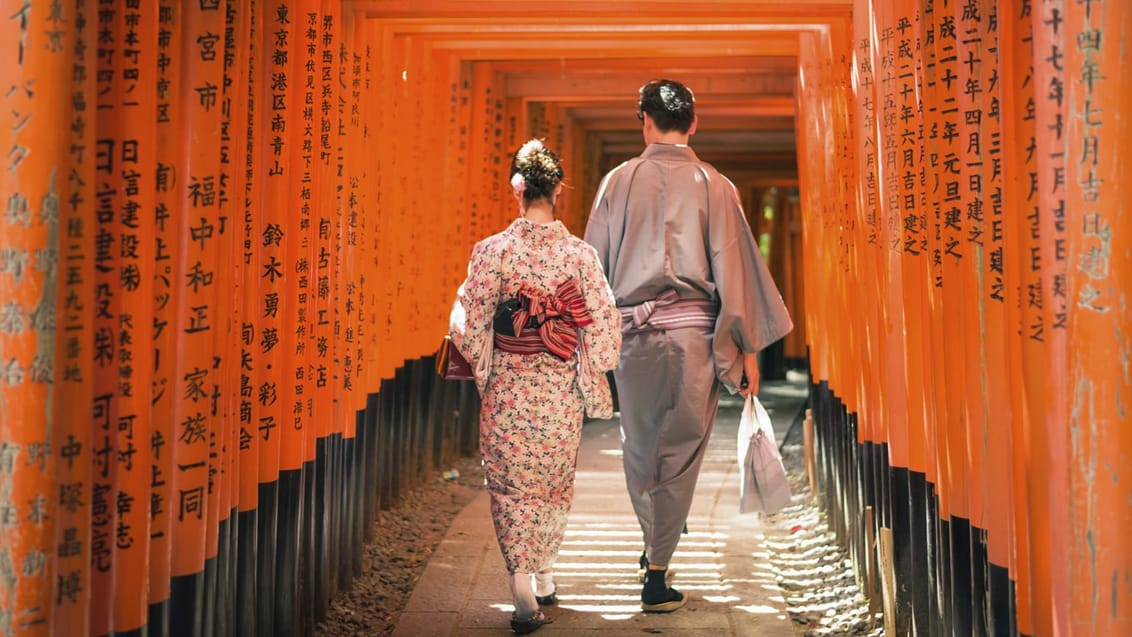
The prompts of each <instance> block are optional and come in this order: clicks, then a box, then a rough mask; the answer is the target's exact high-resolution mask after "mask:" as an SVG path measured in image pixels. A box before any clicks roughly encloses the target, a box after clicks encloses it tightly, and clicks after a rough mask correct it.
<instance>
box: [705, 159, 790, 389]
mask: <svg viewBox="0 0 1132 637" xmlns="http://www.w3.org/2000/svg"><path fill="white" fill-rule="evenodd" d="M715 181H716V182H717V183H718V184H719V186H718V187H716V188H713V189H712V191H711V198H712V200H711V205H712V207H713V209H712V211H711V216H710V221H709V224H710V228H709V233H708V234H709V242H710V244H711V267H712V274H713V275H714V277H715V284H716V290H717V292H718V294H719V300H720V310H719V317H718V319H717V320H716V326H715V339H714V341H713V353H714V355H715V364H716V374H717V375H718V376H719V378H720V380H722V381H723V382H724V383H725V384H727V385H728V386H730V387H732V388H738V387H739V383H740V380H741V378H742V375H743V357H742V355H743V354H744V353H754V352H758V351H760V350H762V349H763V348H765V347H767V346H768V345H770V344H771V343H773V342H775V341H777V340H778V339H780V338H782V337H783V336H785V335H786V334H787V333H789V332H790V330H791V329H793V328H794V323H793V322H792V321H791V319H790V314H789V312H788V311H787V310H786V305H785V303H783V301H782V295H781V294H780V293H779V291H778V286H776V285H775V283H774V279H773V278H771V276H770V270H769V269H767V267H766V263H765V262H764V261H763V258H762V254H761V253H760V252H759V249H758V246H757V245H756V244H755V239H754V237H753V236H752V235H751V229H750V227H749V226H748V225H747V219H746V217H744V215H743V208H742V205H741V204H740V203H739V195H738V192H736V190H735V186H734V185H732V184H731V182H729V181H727V180H726V179H720V180H715Z"/></svg>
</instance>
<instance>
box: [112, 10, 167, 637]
mask: <svg viewBox="0 0 1132 637" xmlns="http://www.w3.org/2000/svg"><path fill="white" fill-rule="evenodd" d="M118 16H119V18H120V19H121V21H122V22H121V25H122V31H121V33H122V36H121V40H120V48H119V49H118V55H119V56H120V58H121V62H120V66H119V67H118V69H119V71H120V73H121V80H122V83H121V85H120V89H121V92H120V93H119V95H118V97H117V103H116V104H115V105H114V107H115V109H116V110H118V111H119V113H120V115H121V117H122V120H120V121H121V127H120V128H119V129H118V130H120V131H121V134H122V137H121V144H120V146H119V147H118V149H117V150H118V151H120V152H115V153H113V155H114V156H115V157H114V159H116V160H118V161H119V164H118V166H117V167H118V170H117V172H116V173H111V175H109V178H110V179H112V181H111V180H110V179H108V183H109V184H110V185H111V187H117V188H118V199H117V203H118V205H117V206H116V208H117V211H118V216H117V222H118V228H117V232H118V241H117V244H118V249H117V251H116V252H117V255H118V272H117V276H115V277H113V278H114V279H116V281H115V283H116V284H115V285H114V289H117V291H118V298H119V301H120V303H121V306H120V307H121V309H120V313H119V315H118V319H117V321H116V324H117V346H118V351H117V363H118V365H117V392H116V395H115V396H114V397H113V398H112V399H111V400H112V401H116V403H117V404H116V409H114V410H113V411H112V412H111V413H113V414H114V419H113V421H112V422H114V425H113V426H114V428H115V429H116V436H115V453H114V462H115V463H116V465H117V478H116V483H117V489H116V490H115V491H112V492H111V493H112V494H113V504H112V506H113V507H114V513H115V515H116V523H115V526H114V580H115V582H114V611H113V613H114V615H113V617H114V621H113V627H114V631H115V632H127V631H132V630H137V629H140V628H141V627H143V626H144V625H145V624H146V623H147V620H148V615H149V587H148V575H149V509H150V497H149V496H150V484H151V482H152V473H151V468H152V463H153V460H152V458H153V455H152V449H151V441H152V426H151V423H152V419H151V413H152V411H151V410H152V400H153V397H152V387H153V348H152V346H151V343H153V334H154V325H153V310H154V305H153V303H154V280H153V272H154V264H155V261H154V259H155V256H156V255H155V248H156V236H155V234H154V231H155V229H156V220H155V218H154V217H153V216H152V215H150V214H149V213H148V211H150V210H155V208H156V179H155V177H156V175H155V170H154V169H155V167H156V165H157V146H158V143H157V92H156V89H157V75H156V71H157V47H156V44H157V7H156V6H152V5H151V6H144V5H143V4H142V3H140V2H127V3H126V4H125V5H124V6H123V7H120V8H119V13H118Z"/></svg>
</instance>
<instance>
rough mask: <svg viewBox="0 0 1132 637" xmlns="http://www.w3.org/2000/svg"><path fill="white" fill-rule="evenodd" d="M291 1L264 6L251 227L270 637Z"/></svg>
mask: <svg viewBox="0 0 1132 637" xmlns="http://www.w3.org/2000/svg"><path fill="white" fill-rule="evenodd" d="M294 7H295V3H294V2H293V0H270V1H269V2H267V3H265V6H264V28H263V33H262V34H261V38H262V40H261V42H262V45H263V53H264V56H263V64H262V65H261V67H260V69H259V72H260V73H261V74H262V76H263V82H264V95H263V97H264V101H263V104H262V107H263V110H262V113H263V117H262V119H260V121H259V122H258V124H257V129H258V133H259V140H260V141H259V143H258V145H262V147H263V152H264V157H263V162H262V165H261V167H260V180H259V183H258V184H257V185H258V190H259V195H260V196H259V202H260V206H259V208H260V210H261V211H262V212H261V214H260V219H259V225H258V227H257V228H256V236H257V241H258V242H259V245H260V248H261V250H260V257H259V294H260V295H261V297H260V299H261V301H260V302H261V303H262V310H261V316H260V330H259V331H260V333H259V335H258V338H257V343H256V348H257V353H258V355H259V363H260V365H259V367H258V369H257V371H258V372H259V374H258V378H257V380H256V386H255V401H256V403H257V406H258V412H259V413H258V418H257V420H256V427H257V432H258V435H259V437H260V441H259V445H260V447H259V462H260V464H259V483H260V487H259V488H260V493H259V537H258V552H259V563H258V569H259V570H258V573H259V575H258V585H259V599H258V606H257V620H258V621H257V627H258V628H259V630H260V632H261V634H273V633H275V632H276V630H282V629H283V628H284V627H282V626H278V627H277V626H276V624H275V619H274V614H275V604H276V603H277V602H278V600H277V598H276V552H277V531H278V503H279V500H278V490H279V484H278V480H279V467H280V464H279V462H280V453H281V439H282V433H283V432H282V429H281V428H280V427H281V425H282V424H283V423H284V422H285V421H284V414H285V410H284V404H285V403H284V399H285V396H286V394H287V393H288V392H287V388H286V382H287V381H286V377H287V375H288V374H289V373H290V371H291V363H290V360H289V359H290V358H291V355H290V353H289V352H288V350H287V346H286V345H285V344H284V343H282V342H281V341H282V340H283V339H284V338H285V336H286V335H285V334H284V332H285V327H286V321H285V317H286V316H287V313H288V312H291V311H294V308H293V307H292V306H291V304H292V303H294V302H295V299H296V298H297V293H296V292H297V287H296V282H295V276H294V273H293V272H288V268H287V263H288V254H287V248H288V245H287V240H288V236H287V235H288V233H289V232H290V231H291V229H290V225H289V224H288V212H289V206H290V193H291V190H290V184H291V182H292V181H293V180H295V179H296V178H297V175H296V174H294V172H293V168H294V167H293V165H292V162H291V150H292V144H294V143H296V139H297V137H296V136H295V132H294V130H293V128H292V127H293V126H295V125H297V123H298V118H297V115H296V114H295V113H294V112H293V105H292V101H291V97H290V96H291V91H292V90H293V88H292V84H291V79H292V78H293V70H292V64H291V60H292V59H293V58H294V56H295V54H296V53H297V50H296V47H295V42H296V37H297V35H298V34H297V33H296V29H298V28H299V26H300V25H299V23H297V22H296V20H298V17H297V16H296V12H295V11H294Z"/></svg>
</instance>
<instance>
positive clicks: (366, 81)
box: [354, 11, 380, 539]
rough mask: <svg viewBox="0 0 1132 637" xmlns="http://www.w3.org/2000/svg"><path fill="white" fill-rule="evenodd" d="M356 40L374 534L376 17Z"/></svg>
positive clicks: (362, 355)
mask: <svg viewBox="0 0 1132 637" xmlns="http://www.w3.org/2000/svg"><path fill="white" fill-rule="evenodd" d="M355 15H356V20H355V23H354V24H355V26H354V31H355V37H356V39H357V43H356V45H355V49H356V55H357V58H356V60H357V63H358V65H359V66H360V73H361V82H360V85H359V88H360V92H361V95H360V97H359V104H360V106H359V111H360V113H359V115H360V118H361V129H362V130H361V139H360V141H359V144H360V146H359V148H360V149H361V153H362V157H363V158H364V159H362V161H361V162H360V163H359V165H360V167H361V170H362V173H361V175H360V178H359V185H360V187H361V195H360V197H359V199H358V200H359V204H360V206H361V217H360V219H361V224H362V225H361V231H360V232H359V235H358V333H357V337H358V348H357V352H358V359H357V361H358V382H359V387H360V388H361V389H362V392H361V393H362V394H363V395H364V400H365V405H366V413H365V417H364V428H363V431H364V438H365V440H364V442H363V444H362V446H363V451H362V454H363V455H364V456H365V460H364V462H365V467H364V468H363V470H362V472H363V475H362V478H361V480H362V484H363V485H364V487H363V491H364V493H363V495H362V497H363V500H364V504H363V511H362V516H363V519H364V523H363V525H362V528H361V529H360V530H361V533H362V535H363V539H364V538H365V537H368V534H367V533H366V529H367V528H368V525H369V522H370V521H371V520H372V519H373V517H374V516H375V515H376V512H377V506H378V493H379V492H378V490H377V488H376V486H377V485H376V476H377V471H378V466H377V452H378V430H377V423H378V407H379V402H378V395H377V391H378V384H379V383H380V376H379V375H378V373H377V369H378V368H377V333H378V330H377V311H376V310H377V300H378V298H379V295H378V294H377V293H376V290H375V289H374V288H375V287H376V285H377V282H378V277H377V269H376V267H375V266H374V263H375V260H376V259H377V251H376V245H377V236H378V231H377V227H378V225H377V224H378V197H377V193H376V192H375V190H376V187H377V184H378V174H377V167H376V165H375V162H374V161H373V156H374V155H373V151H372V150H371V144H372V143H373V141H372V139H371V137H372V136H373V135H375V134H376V132H377V131H378V130H379V129H378V125H377V117H378V114H377V112H376V111H377V110H378V109H376V108H374V104H375V103H376V100H374V96H373V95H372V87H373V86H374V75H375V73H376V68H375V61H374V54H375V48H374V47H375V44H374V43H375V39H374V38H375V27H374V26H373V24H372V22H373V21H372V20H370V19H368V18H366V17H365V13H364V12H362V11H357V12H356V13H355Z"/></svg>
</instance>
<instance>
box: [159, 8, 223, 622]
mask: <svg viewBox="0 0 1132 637" xmlns="http://www.w3.org/2000/svg"><path fill="white" fill-rule="evenodd" d="M181 11H182V20H183V25H184V26H183V27H182V30H183V37H182V41H181V60H182V69H183V73H184V75H183V76H182V82H181V85H180V90H179V92H178V99H180V100H181V117H182V120H183V121H184V122H185V123H186V124H187V126H188V127H189V128H190V129H191V130H194V131H208V132H209V134H207V135H205V134H198V135H194V136H193V137H192V138H191V139H189V141H188V143H187V145H186V148H185V155H184V157H185V161H184V162H183V164H182V170H181V171H180V179H179V182H178V183H179V184H180V188H178V189H177V191H178V192H179V194H180V196H179V197H178V198H177V200H176V201H177V208H176V209H175V210H176V212H175V213H174V214H175V219H176V221H177V223H178V235H179V244H180V245H179V246H178V247H179V250H178V258H177V259H176V264H175V266H174V273H175V277H174V287H180V288H181V292H180V294H179V295H178V296H177V310H176V319H175V320H176V323H175V327H176V332H177V367H176V371H175V372H174V374H173V379H172V380H173V383H174V387H175V389H176V392H175V396H174V399H173V400H174V403H173V413H174V423H175V427H176V433H177V440H176V443H175V444H174V446H173V462H174V467H173V491H174V497H175V500H176V511H177V515H176V519H175V521H174V523H173V546H174V547H176V550H175V551H174V552H173V563H172V573H173V587H172V610H173V621H174V622H175V625H180V626H186V625H187V626H193V627H194V629H196V628H198V627H199V629H203V627H204V626H205V625H207V624H208V622H209V618H210V617H211V615H212V613H213V612H214V608H215V607H214V603H215V599H214V597H213V591H212V590H211V589H210V588H208V586H209V584H208V582H209V581H211V580H213V578H214V577H215V571H214V570H213V569H214V568H215V563H214V562H212V560H214V559H215V557H216V554H217V550H218V538H219V535H218V525H219V514H220V509H219V500H218V497H217V496H218V492H217V477H218V475H219V470H220V466H219V455H218V453H217V445H218V440H217V438H218V436H220V435H221V431H220V429H219V417H218V414H217V413H216V410H215V407H216V403H215V401H214V398H213V393H214V384H215V381H216V379H215V375H216V373H217V366H218V361H217V359H218V358H219V359H220V361H219V364H223V355H224V352H223V351H221V350H218V349H216V344H217V336H218V334H219V333H220V329H221V328H220V327H219V326H220V325H221V324H222V319H223V318H224V317H221V316H218V315H217V314H216V304H217V301H218V296H219V292H218V290H219V288H218V287H217V286H216V284H215V281H216V267H217V257H218V255H219V243H220V239H219V238H218V236H217V230H218V227H219V225H220V222H219V205H218V202H217V191H218V189H219V187H220V180H221V177H220V174H219V173H220V153H219V149H218V145H217V141H218V140H217V137H216V135H217V133H218V132H219V131H220V129H221V124H220V122H221V119H222V117H223V114H222V107H221V105H220V100H221V97H222V92H223V85H224V56H223V48H224V45H223V39H222V38H223V35H224V20H225V17H224V14H223V12H222V11H221V10H220V3H219V2H218V1H217V0H204V1H201V2H189V3H186V4H184V5H182V6H181ZM206 564H210V566H209V567H208V570H209V574H208V577H207V578H206V576H205V570H206ZM201 609H203V612H204V615H201V614H200V612H201Z"/></svg>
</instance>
